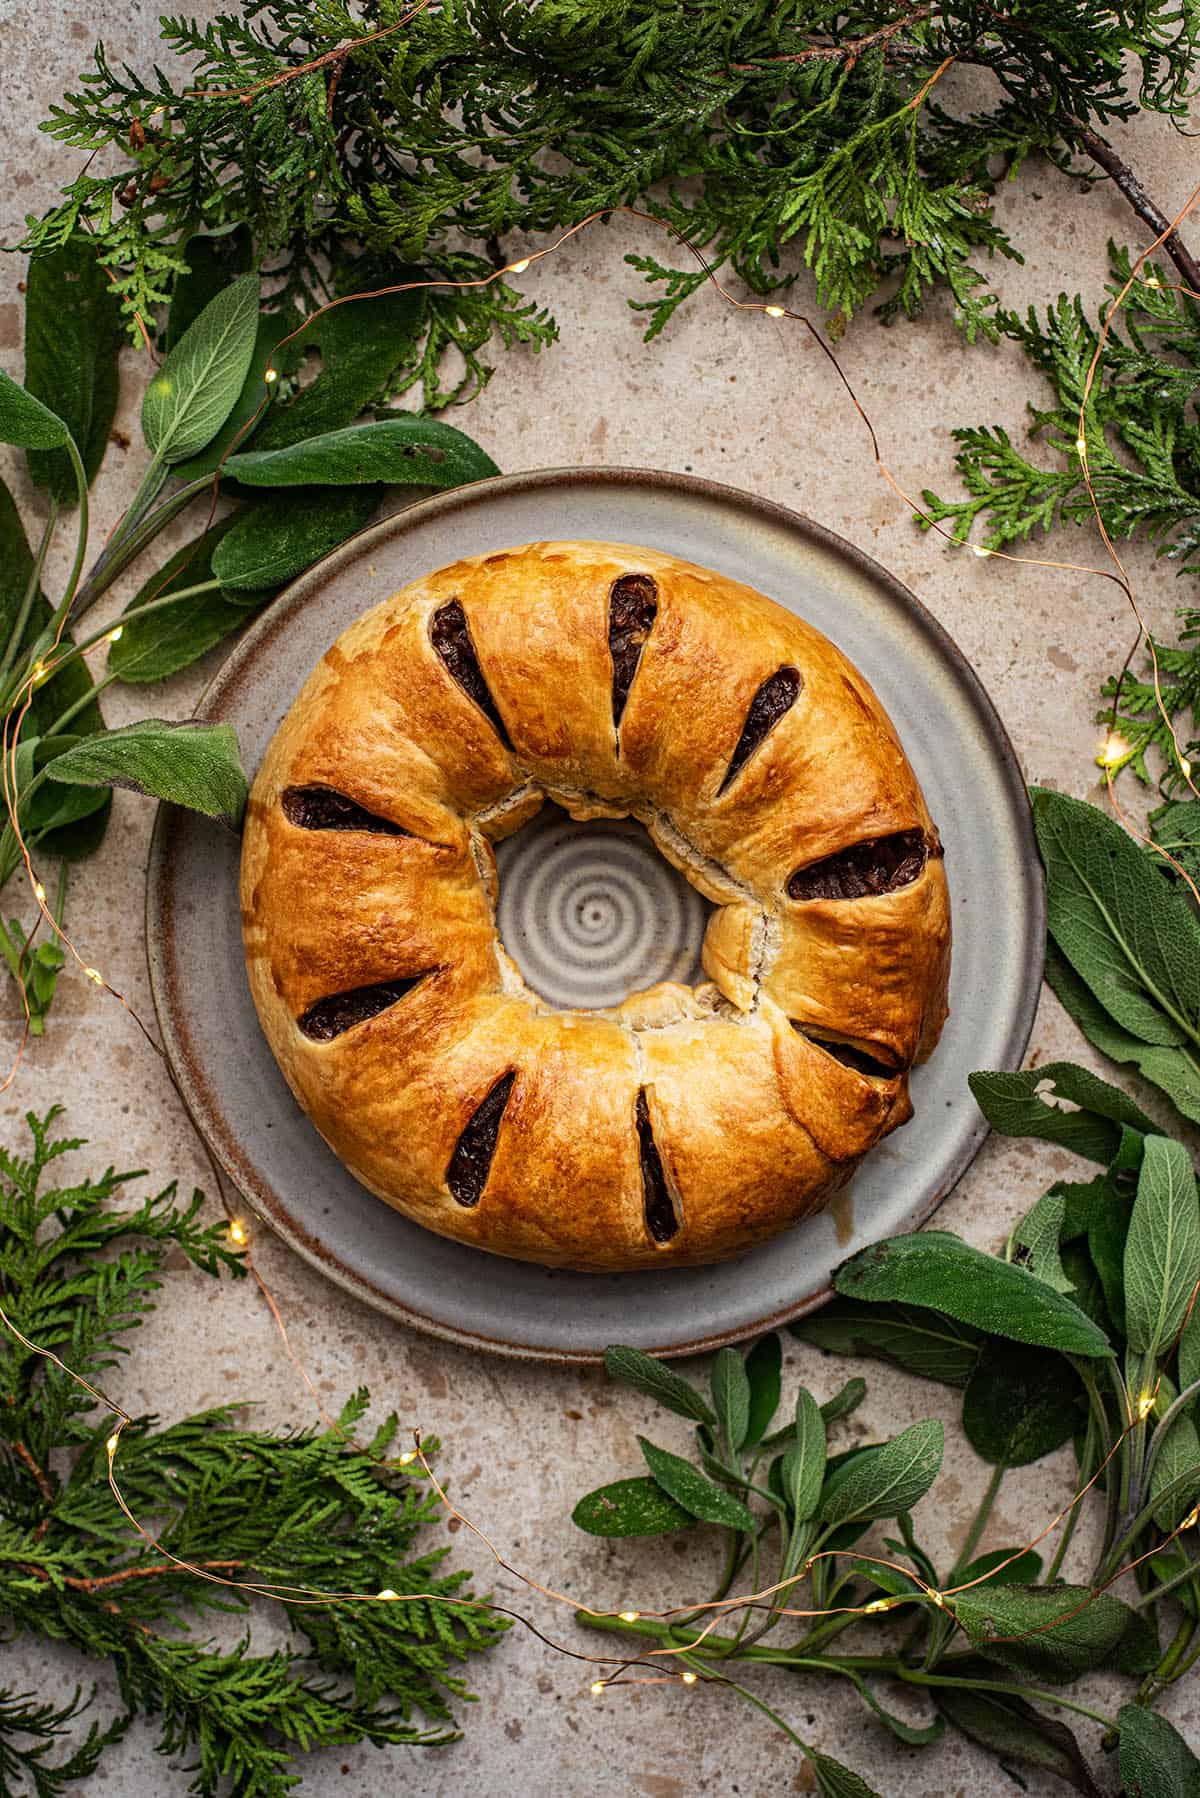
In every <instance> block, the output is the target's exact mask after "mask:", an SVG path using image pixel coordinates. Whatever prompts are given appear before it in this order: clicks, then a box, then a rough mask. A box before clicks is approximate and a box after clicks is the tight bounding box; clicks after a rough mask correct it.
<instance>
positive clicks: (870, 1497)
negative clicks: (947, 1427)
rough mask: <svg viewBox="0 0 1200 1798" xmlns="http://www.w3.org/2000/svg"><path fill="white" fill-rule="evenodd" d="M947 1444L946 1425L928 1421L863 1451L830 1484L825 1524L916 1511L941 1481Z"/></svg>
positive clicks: (823, 1514)
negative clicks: (919, 1503)
mask: <svg viewBox="0 0 1200 1798" xmlns="http://www.w3.org/2000/svg"><path fill="white" fill-rule="evenodd" d="M944 1446H945V1434H944V1431H943V1429H942V1425H941V1423H940V1422H939V1421H938V1420H937V1419H936V1418H927V1419H926V1420H925V1422H923V1423H914V1424H911V1425H910V1426H909V1428H908V1429H907V1430H902V1431H901V1433H900V1435H899V1436H894V1437H893V1438H892V1440H891V1441H890V1442H882V1443H880V1444H879V1445H878V1446H876V1447H873V1448H865V1449H863V1450H862V1451H861V1452H860V1453H858V1454H855V1455H854V1456H853V1457H852V1459H850V1460H849V1461H845V1462H843V1463H842V1465H841V1466H839V1467H837V1468H835V1469H834V1471H833V1472H832V1473H831V1474H830V1475H829V1477H828V1479H827V1480H826V1482H825V1490H824V1492H823V1493H822V1494H821V1502H820V1516H821V1521H822V1522H823V1523H854V1522H861V1521H862V1520H863V1519H864V1518H870V1517H896V1516H898V1515H899V1513H900V1512H901V1511H911V1510H912V1508H913V1506H914V1505H915V1504H916V1503H917V1502H918V1500H920V1499H922V1498H924V1496H925V1494H926V1493H927V1492H928V1490H929V1488H930V1487H931V1486H932V1484H933V1482H934V1480H935V1479H936V1478H937V1476H938V1470H939V1468H940V1467H941V1465H942V1451H943V1448H944Z"/></svg>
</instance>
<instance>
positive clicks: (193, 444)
mask: <svg viewBox="0 0 1200 1798" xmlns="http://www.w3.org/2000/svg"><path fill="white" fill-rule="evenodd" d="M257 331H258V278H257V276H255V275H243V276H242V277H241V278H240V279H239V280H237V281H234V282H232V283H231V285H230V286H228V287H226V288H223V289H222V290H221V292H220V293H218V294H217V295H216V297H215V299H212V300H210V301H209V303H208V305H207V306H206V307H205V308H204V310H203V312H201V313H200V315H199V317H198V318H197V319H195V321H194V322H193V323H192V324H191V325H189V326H188V328H187V330H186V331H185V332H184V334H183V336H182V337H181V338H180V339H179V342H178V343H177V344H176V345H175V347H174V349H173V350H171V351H170V353H169V354H168V355H167V357H166V360H165V361H164V362H163V365H162V367H161V368H160V369H159V371H158V373H157V374H156V375H155V377H154V379H153V380H152V381H151V382H150V384H149V386H148V387H147V388H146V394H145V398H144V399H143V401H142V433H143V435H144V437H145V439H146V444H147V447H148V448H149V449H150V451H151V452H152V454H154V455H155V456H157V457H158V458H159V460H160V461H161V462H167V463H174V462H183V461H186V459H187V458H188V457H189V456H194V455H196V453H197V452H198V451H199V450H202V449H203V448H204V446H205V445H206V444H207V443H210V442H211V441H212V439H213V438H214V437H215V436H216V434H217V432H218V431H219V430H220V429H221V426H222V425H223V424H224V423H225V420H226V419H227V418H228V416H229V414H230V412H231V411H232V410H233V407H234V404H235V403H236V401H237V399H238V396H239V394H240V393H241V391H242V386H243V384H244V382H245V379H246V374H247V372H248V370H249V367H250V360H251V357H252V356H253V354H254V344H255V337H256V335H257Z"/></svg>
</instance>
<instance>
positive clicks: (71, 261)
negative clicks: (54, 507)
mask: <svg viewBox="0 0 1200 1798" xmlns="http://www.w3.org/2000/svg"><path fill="white" fill-rule="evenodd" d="M123 336H124V330H123V327H122V324H121V306H120V302H119V300H118V299H117V297H116V294H115V291H114V288H113V284H112V282H111V280H110V279H109V276H108V272H107V270H106V269H104V268H103V267H102V266H101V264H100V261H99V259H98V258H97V255H96V250H95V246H94V244H93V242H92V240H91V238H89V237H86V236H83V235H76V236H74V237H70V238H68V239H67V241H66V242H65V243H63V244H60V245H59V247H58V248H57V249H55V250H51V251H50V252H49V253H48V254H47V255H44V256H35V257H34V258H33V260H32V261H31V262H30V264H29V273H28V275H27V277H26V293H25V390H26V392H27V393H31V394H32V395H33V396H34V398H35V399H39V400H42V401H44V402H45V404H46V405H48V406H50V407H51V409H52V410H53V411H54V413H55V414H56V415H57V416H58V417H59V418H61V419H62V421H63V423H64V424H65V425H66V427H67V429H68V430H69V431H70V433H71V436H72V437H73V438H74V439H75V442H76V443H77V444H78V446H79V454H80V456H81V457H82V459H83V466H84V471H85V473H86V475H87V479H88V481H89V483H90V482H91V481H92V480H94V479H95V476H96V472H97V470H98V469H99V467H100V464H101V462H102V461H103V459H104V452H105V450H106V449H107V448H108V437H109V432H110V431H111V429H112V422H113V416H114V414H115V413H116V409H117V392H118V385H119V377H118V370H117V353H118V351H119V349H120V347H121V340H122V338H123ZM27 460H28V463H29V473H30V476H31V478H32V479H33V480H34V482H35V483H36V484H37V485H38V486H39V487H46V488H48V489H49V491H50V493H51V494H52V495H53V497H54V498H55V499H56V500H57V501H58V503H59V505H60V506H73V505H75V504H76V502H77V500H78V498H79V493H78V489H77V487H76V484H75V471H74V469H73V468H72V466H71V460H70V457H69V456H68V455H67V454H66V453H65V451H63V450H61V449H57V450H38V449H34V450H30V451H28V452H27Z"/></svg>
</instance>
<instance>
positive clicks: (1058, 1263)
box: [1011, 1190, 1071, 1292]
mask: <svg viewBox="0 0 1200 1798" xmlns="http://www.w3.org/2000/svg"><path fill="white" fill-rule="evenodd" d="M1066 1214H1067V1201H1066V1199H1065V1198H1064V1197H1063V1195H1062V1193H1060V1192H1054V1191H1053V1190H1051V1191H1050V1192H1044V1193H1043V1194H1042V1196H1041V1198H1040V1199H1039V1200H1038V1202H1037V1204H1036V1205H1035V1206H1034V1207H1033V1209H1032V1210H1031V1211H1027V1212H1026V1214H1025V1216H1024V1217H1023V1218H1022V1219H1021V1222H1020V1223H1019V1224H1018V1225H1017V1227H1016V1229H1015V1230H1014V1231H1013V1253H1012V1257H1011V1258H1012V1260H1013V1261H1015V1262H1016V1264H1017V1266H1018V1267H1024V1268H1028V1270H1029V1272H1030V1273H1031V1274H1033V1275H1034V1277H1035V1279H1038V1280H1044V1281H1045V1283H1046V1285H1047V1286H1053V1288H1054V1290H1055V1292H1070V1290H1071V1282H1070V1280H1069V1279H1068V1278H1067V1276H1066V1274H1065V1272H1064V1271H1063V1264H1062V1257H1061V1256H1060V1254H1059V1252H1058V1245H1059V1242H1060V1241H1061V1240H1062V1231H1063V1223H1064V1220H1065V1218H1066Z"/></svg>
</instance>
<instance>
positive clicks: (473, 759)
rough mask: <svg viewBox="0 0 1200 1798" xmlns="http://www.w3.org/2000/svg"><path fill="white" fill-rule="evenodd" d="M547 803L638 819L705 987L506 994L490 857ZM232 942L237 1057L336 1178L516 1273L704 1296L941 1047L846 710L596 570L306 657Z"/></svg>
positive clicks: (703, 623)
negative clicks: (271, 1062)
mask: <svg viewBox="0 0 1200 1798" xmlns="http://www.w3.org/2000/svg"><path fill="white" fill-rule="evenodd" d="M547 798H549V799H552V800H554V801H556V802H557V803H558V804H559V805H561V806H563V807H565V809H566V810H567V811H568V812H569V813H570V814H571V816H572V817H574V818H579V819H586V818H600V817H605V818H616V817H625V816H629V815H632V816H634V817H636V818H639V819H640V820H641V821H642V823H643V824H644V825H645V826H646V828H647V830H648V831H649V832H650V835H651V836H652V838H653V839H654V841H655V843H656V844H657V846H658V848H659V849H660V850H661V852H662V854H663V855H664V856H666V858H667V859H668V861H670V862H672V863H674V865H675V866H676V867H677V868H679V869H681V870H682V872H683V873H684V874H685V875H686V876H687V878H688V880H690V881H691V882H692V884H693V885H694V886H695V887H697V888H698V889H699V890H700V892H701V893H703V894H704V895H705V897H706V898H708V899H710V900H712V901H713V902H714V903H715V904H716V905H717V906H718V907H719V908H720V909H719V910H717V911H715V912H714V913H713V914H712V916H711V918H710V921H709V924H708V928H707V932H706V935H705V939H704V947H703V965H704V969H705V972H706V973H707V975H708V976H709V981H708V982H707V983H705V984H704V985H702V986H700V987H698V988H695V989H693V988H691V987H687V986H682V985H678V984H674V983H664V984H662V985H659V986H656V987H653V988H651V989H650V990H649V991H647V992H643V993H637V994H634V995H632V996H631V997H630V998H628V999H627V1000H626V1001H625V1002H624V1003H623V1004H621V1005H619V1006H616V1007H614V1008H612V1009H610V1010H607V1011H559V1010H555V1009H554V1008H553V1007H551V1006H550V1005H548V1004H546V1003H545V1002H544V1001H543V1000H541V999H540V998H539V997H538V996H537V994H536V993H534V992H533V991H531V990H530V988H529V987H528V986H527V985H526V984H525V982H524V980H523V979H522V977H521V974H520V972H519V970H518V969H517V967H516V965H515V963H514V962H513V961H512V960H511V959H510V957H509V956H508V955H507V954H506V953H505V951H504V949H503V947H502V945H501V943H500V941H499V939H498V935H497V929H496V922H495V898H496V888H497V876H496V863H495V857H494V855H493V852H492V844H493V843H495V842H496V841H498V840H499V839H500V838H502V837H504V836H506V835H507V834H508V833H509V832H511V831H514V830H516V829H517V828H518V827H519V826H520V825H521V824H523V823H525V822H526V820H527V819H529V818H530V817H531V816H532V815H533V813H534V812H535V811H536V810H537V809H538V807H539V806H540V805H541V804H542V802H543V800H545V799H547ZM242 908H243V911H242V915H243V927H244V935H245V945H246V957H247V964H248V968H249V976H250V984H251V987H252V990H253V993H254V999H255V1003H256V1005H257V1007H258V1013H259V1017H260V1019H261V1022H262V1026H263V1029H264V1031H265V1032H266V1036H267V1040H268V1041H269V1043H270V1045H271V1047H272V1049H273V1051H274V1053H275V1056H276V1058H277V1060H278V1062H279V1065H280V1067H281V1068H282V1070H283V1073H284V1075H285V1077H286V1078H287V1081H288V1083H289V1085H290V1086H291V1088H292V1091H293V1092H294V1093H295V1095H296V1097H297V1099H298V1100H299V1101H300V1104H301V1105H302V1106H303V1107H304V1109H305V1110H306V1111H307V1112H308V1114H309V1116H310V1117H311V1118H312V1120H313V1122H314V1124H315V1125H316V1127H317V1129H318V1130H319V1131H320V1132H321V1135H322V1136H323V1137H324V1138H325V1140H326V1141H327V1142H328V1143H329V1145H330V1146H331V1148H333V1149H334V1151H335V1152H336V1153H337V1154H338V1155H339V1156H340V1157H341V1159H342V1160H343V1161H344V1162H345V1163H346V1165H347V1166H348V1167H349V1169H350V1170H351V1172H352V1173H353V1174H354V1175H355V1176H356V1177H357V1178H358V1179H359V1180H360V1181H362V1183H363V1184H364V1185H365V1186H367V1187H369V1188H370V1189H371V1191H372V1192H374V1193H377V1194H378V1195H379V1197H380V1198H383V1199H386V1200H387V1202H388V1203H389V1204H391V1205H394V1206H396V1207H397V1208H398V1209H399V1210H401V1211H403V1212H405V1213H406V1214H407V1215H408V1216H409V1217H411V1218H414V1219H415V1220H416V1221H417V1222H418V1223H421V1224H424V1225H425V1226H426V1227H427V1228H429V1229H431V1230H436V1231H439V1232H440V1233H441V1234H442V1235H445V1236H452V1237H457V1238H459V1239H460V1240H461V1241H463V1242H468V1243H472V1244H474V1245H475V1246H476V1247H478V1248H483V1249H490V1250H491V1251H493V1252H494V1253H496V1254H501V1255H509V1256H514V1257H516V1258H518V1259H521V1260H526V1261H538V1262H544V1263H547V1264H549V1265H560V1266H567V1267H575V1268H583V1269H597V1270H602V1269H603V1270H617V1269H625V1268H635V1267H659V1266H664V1265H671V1264H684V1263H696V1262H707V1261H718V1260H722V1259H724V1258H726V1257H728V1256H731V1255H735V1254H737V1253H739V1252H740V1251H742V1250H744V1249H746V1248H748V1247H750V1246H751V1245H752V1244H753V1243H756V1242H759V1241H761V1240H763V1239H764V1238H766V1237H769V1236H771V1235H773V1234H774V1233H775V1232H777V1231H779V1230H782V1229H784V1228H786V1227H787V1226H788V1225H789V1224H792V1223H795V1222H796V1221H797V1220H798V1219H800V1218H803V1217H805V1216H807V1215H808V1214H809V1213H811V1212H813V1211H816V1210H818V1209H820V1208H821V1206H823V1205H824V1204H825V1203H826V1202H827V1201H828V1200H829V1198H830V1197H831V1195H832V1194H833V1193H834V1192H836V1191H837V1190H838V1189H839V1188H840V1187H842V1186H844V1185H845V1183H846V1181H847V1180H848V1179H849V1178H850V1175H851V1173H852V1172H853V1170H854V1168H855V1166H856V1164H857V1163H858V1161H859V1160H860V1159H861V1158H862V1156H863V1155H864V1154H866V1152H867V1151H868V1150H869V1149H870V1148H871V1147H872V1145H873V1144H875V1143H876V1142H878V1141H879V1139H880V1138H881V1137H882V1136H883V1135H885V1134H886V1133H887V1132H888V1131H889V1130H892V1129H894V1128H895V1127H896V1125H898V1124H902V1123H904V1122H905V1121H906V1120H907V1119H908V1118H909V1117H910V1116H911V1115H912V1107H911V1104H910V1102H909V1097H908V1083H907V1070H908V1068H909V1067H910V1066H911V1064H912V1063H913V1062H915V1061H920V1060H922V1059H923V1058H924V1057H925V1056H927V1055H928V1054H929V1053H930V1051H931V1050H932V1048H933V1046H934V1044H935V1043H936V1041H937V1038H938V1033H939V1031H940V1030H941V1027H942V1023H943V1021H944V1019H945V1016H946V983H947V976H948V970H949V954H950V923H949V910H948V900H947V889H946V878H945V872H944V868H943V863H942V859H941V847H940V844H939V842H938V838H937V833H936V832H935V830H934V828H933V825H932V823H931V822H930V818H929V814H928V812H927V811H926V809H925V803H924V800H923V799H922V796H921V791H920V788H919V787H918V785H917V781H916V778H915V777H914V775H913V772H912V770H911V768H910V767H909V765H908V762H907V761H906V759H905V756H904V752H903V750H902V748H901V746H900V743H899V742H898V740H897V737H896V734H895V731H894V730H893V728H892V725H891V723H890V721H889V719H888V717H887V715H886V714H885V712H884V711H883V708H882V707H881V705H880V703H879V701H878V700H877V699H876V697H875V695H874V694H873V693H872V691H871V689H870V688H869V687H868V685H867V683H866V681H865V680H864V679H863V677H862V675H861V674H859V673H858V671H857V670H856V669H855V668H854V667H853V665H852V664H851V663H850V662H849V661H847V659H846V658H845V656H843V655H842V654H841V652H840V651H839V650H837V649H835V648H834V646H833V645H832V644H831V643H830V642H829V641H828V640H827V639H826V638H825V637H823V636H821V635H820V634H819V633H818V632H817V631H815V630H813V629H812V628H811V627H810V626H808V625H806V624H805V623H803V622H802V621H801V620H800V619H798V618H796V617H795V616H794V615H793V614H792V613H790V612H787V611H785V610H784V609H783V608H782V607H781V606H778V605H776V604H775V603H774V602H773V601H771V600H769V599H765V598H763V596H762V595H761V594H758V593H755V592H753V591H752V590H751V589H750V588H748V587H744V586H740V585H739V584H738V583H736V582H734V581H730V580H726V579H725V578H724V577H722V576H720V575H717V574H714V573H712V572H710V571H709V570H708V569H705V568H699V567H696V566H694V565H692V564H691V563H688V562H682V561H678V560H677V559H676V558H675V557H673V556H668V555H663V554H660V553H659V552H657V551H653V550H648V549H640V548H634V547H631V546H628V545H624V544H614V543H534V544H529V545H526V546H525V547H523V548H519V549H510V550H502V551H499V552H498V553H496V554H494V555H486V556H477V557H472V558H470V559H469V560H467V561H463V562H458V563H455V564H454V565H453V566H452V567H450V568H443V569H441V570H439V571H438V572H436V573H434V574H430V575H427V576H425V577H424V578H423V579H421V580H418V581H414V582H413V583H412V584H411V585H410V586H408V587H406V588H404V590H403V591H402V592H400V593H398V594H396V595H395V596H394V597H393V598H391V599H389V600H386V601H385V602H384V603H383V604H382V605H379V606H376V607H375V609H374V610H373V611H371V612H368V613H367V614H366V616H365V617H363V618H361V619H360V620H359V621H358V622H357V623H356V624H355V625H353V626H352V627H351V629H350V630H348V631H347V632H346V633H345V634H344V636H342V637H341V638H339V640H338V641H337V643H335V644H334V646H333V648H332V649H330V650H329V652H328V654H327V655H326V656H325V657H324V659H323V660H322V662H321V663H320V665H319V666H318V667H317V669H316V670H315V672H314V673H313V675H312V677H311V678H310V680H309V681H308V684H307V685H306V686H305V688H304V690H303V692H302V693H301V694H300V697H299V698H298V699H297V700H296V703H295V704H294V705H293V707H292V709H291V711H290V712H289V713H288V715H287V717H286V719H285V720H284V722H283V724H282V725H281V727H280V729H279V731H278V733H277V734H276V736H275V738H274V740H273V742H272V743H271V746H270V748H269V750H268V752H267V756H266V759H265V761H264V762H263V765H262V768H261V770H260V772H259V774H258V778H257V780H256V781H255V783H254V788H253V792H252V795H251V799H250V805H249V811H248V815H247V823H246V832H245V843H244V848H243V854H242Z"/></svg>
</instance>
